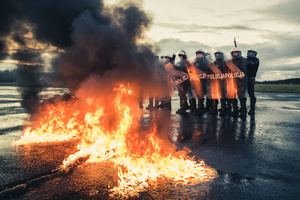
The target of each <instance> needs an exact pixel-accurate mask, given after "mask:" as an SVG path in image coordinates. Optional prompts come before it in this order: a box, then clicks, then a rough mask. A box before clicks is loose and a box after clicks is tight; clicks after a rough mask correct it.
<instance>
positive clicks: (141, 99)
mask: <svg viewBox="0 0 300 200" xmlns="http://www.w3.org/2000/svg"><path fill="white" fill-rule="evenodd" d="M139 108H143V98H140V99H139Z"/></svg>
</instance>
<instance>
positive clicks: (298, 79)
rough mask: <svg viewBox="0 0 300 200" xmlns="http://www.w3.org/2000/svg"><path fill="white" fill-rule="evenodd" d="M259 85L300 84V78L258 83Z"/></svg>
mask: <svg viewBox="0 0 300 200" xmlns="http://www.w3.org/2000/svg"><path fill="white" fill-rule="evenodd" d="M256 83H257V84H300V78H290V79H284V80H276V81H261V82H258V81H257V82H256Z"/></svg>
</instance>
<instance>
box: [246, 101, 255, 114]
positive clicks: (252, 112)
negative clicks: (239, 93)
mask: <svg viewBox="0 0 300 200" xmlns="http://www.w3.org/2000/svg"><path fill="white" fill-rule="evenodd" d="M255 103H256V98H255V97H254V98H250V111H249V112H248V115H251V116H253V115H254V114H255Z"/></svg>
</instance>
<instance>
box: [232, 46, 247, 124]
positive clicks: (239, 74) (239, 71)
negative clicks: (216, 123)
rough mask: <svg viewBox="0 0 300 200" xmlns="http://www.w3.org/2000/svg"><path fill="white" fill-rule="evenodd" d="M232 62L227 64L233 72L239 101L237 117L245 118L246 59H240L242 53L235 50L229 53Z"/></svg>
mask: <svg viewBox="0 0 300 200" xmlns="http://www.w3.org/2000/svg"><path fill="white" fill-rule="evenodd" d="M231 56H232V60H231V61H230V62H228V63H227V65H229V66H230V67H231V68H232V69H234V70H233V72H234V73H233V76H234V79H235V80H236V88H237V96H238V99H239V101H240V106H241V108H240V114H239V117H241V118H245V117H246V116H247V108H246V102H247V97H246V93H247V90H248V89H247V87H248V84H247V83H248V77H247V67H246V58H244V57H242V52H241V51H240V50H238V49H236V48H234V49H233V50H232V51H231ZM233 106H235V105H233Z"/></svg>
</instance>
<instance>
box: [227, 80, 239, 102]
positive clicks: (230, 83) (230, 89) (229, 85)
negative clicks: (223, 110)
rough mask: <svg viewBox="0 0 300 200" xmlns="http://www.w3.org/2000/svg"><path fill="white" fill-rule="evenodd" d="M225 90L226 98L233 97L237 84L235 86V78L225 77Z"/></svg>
mask: <svg viewBox="0 0 300 200" xmlns="http://www.w3.org/2000/svg"><path fill="white" fill-rule="evenodd" d="M226 91H227V98H228V99H234V98H235V96H236V94H237V86H236V79H233V78H228V79H226Z"/></svg>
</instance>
